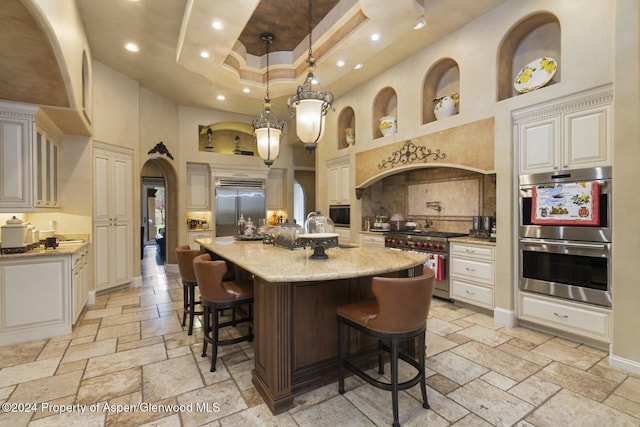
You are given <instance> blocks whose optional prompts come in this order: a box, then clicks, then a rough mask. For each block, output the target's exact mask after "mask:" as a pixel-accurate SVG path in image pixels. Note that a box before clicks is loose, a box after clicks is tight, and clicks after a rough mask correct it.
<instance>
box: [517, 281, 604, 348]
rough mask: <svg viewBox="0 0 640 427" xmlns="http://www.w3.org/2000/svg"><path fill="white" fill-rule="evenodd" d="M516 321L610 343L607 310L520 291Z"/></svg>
mask: <svg viewBox="0 0 640 427" xmlns="http://www.w3.org/2000/svg"><path fill="white" fill-rule="evenodd" d="M519 300H520V301H519V302H520V304H519V317H520V319H522V320H524V321H527V322H530V323H535V324H539V325H542V326H546V327H549V328H553V329H555V330H558V331H561V332H565V333H569V334H572V335H578V336H580V337H585V338H589V339H592V340H595V341H598V342H602V343H609V342H611V310H609V309H606V308H601V307H597V306H592V305H587V304H578V303H574V302H571V301H566V300H561V299H557V298H549V297H545V296H542V295H537V294H530V293H527V292H520V297H519Z"/></svg>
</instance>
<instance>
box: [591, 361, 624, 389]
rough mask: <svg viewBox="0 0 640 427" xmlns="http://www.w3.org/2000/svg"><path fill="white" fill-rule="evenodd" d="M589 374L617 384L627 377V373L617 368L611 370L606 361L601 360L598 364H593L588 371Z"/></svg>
mask: <svg viewBox="0 0 640 427" xmlns="http://www.w3.org/2000/svg"><path fill="white" fill-rule="evenodd" d="M589 372H590V373H592V374H594V375H598V376H600V377H602V378H606V379H608V380H611V381H615V382H617V383H621V382H622V381H624V380H625V379H626V378H627V377H628V375H629V374H628V373H627V372H623V371H621V370H619V369H617V368H613V367H611V366H609V360H608V359H602V360H601V361H600V362H598V363H597V364H595V365H594V366H593V367H592V368H591V369H589Z"/></svg>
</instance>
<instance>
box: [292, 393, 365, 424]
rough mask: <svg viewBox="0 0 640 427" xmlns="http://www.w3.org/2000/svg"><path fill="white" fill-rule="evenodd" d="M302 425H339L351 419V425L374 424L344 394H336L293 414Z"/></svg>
mask: <svg viewBox="0 0 640 427" xmlns="http://www.w3.org/2000/svg"><path fill="white" fill-rule="evenodd" d="M292 417H293V419H294V420H295V421H296V422H297V423H298V424H299V425H301V426H339V425H343V424H344V422H345V420H349V421H348V422H349V426H350V427H359V426H374V425H375V424H374V423H373V422H372V421H371V420H369V419H368V418H367V417H365V416H364V415H363V414H362V412H360V411H359V410H358V409H357V408H356V407H354V406H353V404H351V403H350V402H349V401H348V400H347V399H346V398H345V397H344V396H335V397H333V398H331V399H329V400H325V401H323V402H321V403H318V404H317V405H314V406H312V407H310V408H307V409H305V410H303V411H300V412H296V413H295V414H292Z"/></svg>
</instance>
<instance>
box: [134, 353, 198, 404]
mask: <svg viewBox="0 0 640 427" xmlns="http://www.w3.org/2000/svg"><path fill="white" fill-rule="evenodd" d="M142 378H143V394H142V395H143V398H144V401H145V402H155V401H157V400H161V399H166V398H168V397H172V396H177V395H179V394H182V393H186V392H188V391H192V390H196V389H198V388H201V387H202V386H204V383H203V382H202V378H200V375H199V372H198V367H197V366H196V362H195V361H194V360H193V356H191V355H190V354H189V355H186V356H181V357H177V358H175V359H168V360H163V361H161V362H157V363H150V364H148V365H144V366H143V367H142Z"/></svg>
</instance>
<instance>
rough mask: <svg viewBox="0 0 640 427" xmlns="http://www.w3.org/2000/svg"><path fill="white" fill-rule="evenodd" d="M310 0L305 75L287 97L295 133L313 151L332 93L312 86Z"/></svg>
mask: <svg viewBox="0 0 640 427" xmlns="http://www.w3.org/2000/svg"><path fill="white" fill-rule="evenodd" d="M311 26H312V22H311V0H309V56H308V59H307V64H308V66H307V77H306V78H305V80H304V83H303V84H302V85H301V86H298V89H297V90H296V93H295V94H293V95H291V97H289V101H288V104H289V110H290V112H291V117H295V118H296V135H298V138H300V140H301V141H302V142H303V143H304V147H305V148H306V149H307V150H309V152H311V151H313V150H314V149H315V148H316V146H317V144H318V141H319V140H320V139H322V137H323V135H324V131H325V128H326V126H325V124H326V115H327V110H329V108H331V109H332V110H333V94H332V93H331V92H324V91H322V88H320V87H319V88H318V89H317V90H314V88H313V81H314V76H313V69H314V68H315V60H314V58H313V52H312V50H311V45H312V42H311Z"/></svg>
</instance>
